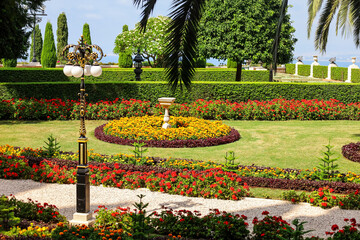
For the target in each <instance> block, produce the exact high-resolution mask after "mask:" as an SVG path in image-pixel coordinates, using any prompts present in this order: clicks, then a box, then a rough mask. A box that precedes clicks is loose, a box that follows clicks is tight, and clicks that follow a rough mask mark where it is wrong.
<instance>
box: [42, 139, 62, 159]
mask: <svg viewBox="0 0 360 240" xmlns="http://www.w3.org/2000/svg"><path fill="white" fill-rule="evenodd" d="M44 143H45V144H46V146H44V149H45V150H44V151H43V152H42V154H43V157H48V158H52V157H53V156H54V155H55V154H56V152H59V150H60V145H59V143H58V142H57V141H56V138H54V137H53V135H52V134H50V136H49V137H48V138H47V142H46V141H44Z"/></svg>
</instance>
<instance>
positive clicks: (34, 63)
mask: <svg viewBox="0 0 360 240" xmlns="http://www.w3.org/2000/svg"><path fill="white" fill-rule="evenodd" d="M28 66H29V67H41V64H40V62H29V64H28Z"/></svg>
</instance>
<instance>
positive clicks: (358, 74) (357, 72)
mask: <svg viewBox="0 0 360 240" xmlns="http://www.w3.org/2000/svg"><path fill="white" fill-rule="evenodd" d="M351 82H353V83H360V69H351Z"/></svg>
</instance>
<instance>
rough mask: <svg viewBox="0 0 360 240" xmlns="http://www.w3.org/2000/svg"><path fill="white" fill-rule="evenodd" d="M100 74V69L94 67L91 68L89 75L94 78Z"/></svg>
mask: <svg viewBox="0 0 360 240" xmlns="http://www.w3.org/2000/svg"><path fill="white" fill-rule="evenodd" d="M101 73H102V69H101V67H100V66H99V65H94V66H92V67H91V75H93V76H94V77H98V76H100V75H101Z"/></svg>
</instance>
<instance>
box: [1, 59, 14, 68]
mask: <svg viewBox="0 0 360 240" xmlns="http://www.w3.org/2000/svg"><path fill="white" fill-rule="evenodd" d="M2 63H3V66H4V67H8V68H14V67H16V65H17V59H16V58H15V59H5V58H3V59H2Z"/></svg>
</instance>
